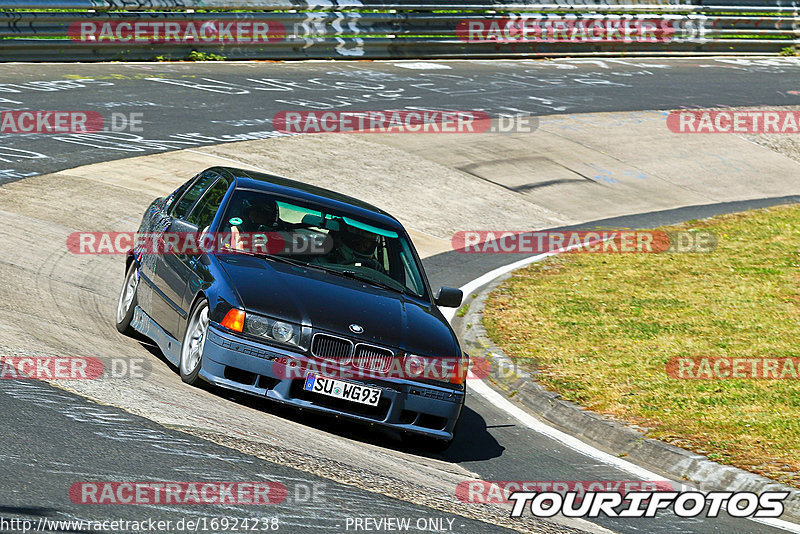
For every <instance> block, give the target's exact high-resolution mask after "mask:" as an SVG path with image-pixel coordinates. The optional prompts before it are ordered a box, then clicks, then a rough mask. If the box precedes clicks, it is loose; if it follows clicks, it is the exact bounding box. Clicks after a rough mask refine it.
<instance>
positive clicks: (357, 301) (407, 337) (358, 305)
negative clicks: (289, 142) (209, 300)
mask: <svg viewBox="0 0 800 534" xmlns="http://www.w3.org/2000/svg"><path fill="white" fill-rule="evenodd" d="M218 258H219V260H220V264H221V265H222V268H223V269H224V270H225V272H226V273H227V274H228V276H229V277H230V279H231V281H232V283H233V285H234V287H235V289H236V291H237V293H238V294H239V297H240V299H241V300H242V304H243V305H244V307H245V310H246V311H251V312H254V313H259V314H262V315H267V316H270V317H274V318H282V319H285V320H287V321H292V322H295V323H300V324H305V325H311V326H313V327H314V329H315V330H324V331H327V332H331V333H336V334H339V335H341V336H344V337H348V338H350V339H353V340H354V341H364V342H369V343H375V344H377V345H383V346H387V347H392V348H399V349H401V350H405V351H408V352H412V353H415V354H422V355H427V356H445V357H459V356H460V349H459V348H458V344H457V342H456V340H455V336H454V334H453V332H452V330H451V329H450V326H449V325H448V324H447V322H446V321H445V319H444V318H443V317H442V315H441V314H440V313H439V311H438V310H437V309H436V308H435V307H432V306H430V305H428V306H426V305H424V304H421V303H419V302H417V301H415V300H413V299H411V298H409V297H408V296H406V295H403V294H401V293H396V292H394V291H389V290H386V289H383V288H379V287H374V286H371V285H369V284H367V283H365V282H361V281H359V280H352V279H348V278H343V277H341V276H336V275H334V274H330V273H327V272H324V271H321V270H319V269H314V268H304V267H298V266H294V265H289V264H284V263H279V262H273V261H269V260H265V259H263V258H257V257H253V256H246V255H226V256H218ZM351 324H357V325H360V326H361V327H362V328H363V329H364V331H363V332H362V333H361V334H354V333H353V332H351V331H350V328H349V327H350V325H351Z"/></svg>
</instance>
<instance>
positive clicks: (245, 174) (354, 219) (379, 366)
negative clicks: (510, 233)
mask: <svg viewBox="0 0 800 534" xmlns="http://www.w3.org/2000/svg"><path fill="white" fill-rule="evenodd" d="M461 299H462V294H461V291H460V290H458V289H453V288H447V287H443V288H441V289H439V290H438V291H437V293H436V294H435V296H434V295H433V294H432V292H431V288H430V286H429V283H428V280H427V278H426V276H425V272H424V270H423V268H422V265H421V262H420V259H419V256H418V254H417V252H416V250H415V249H414V247H413V245H412V243H411V240H410V239H409V237H408V234H407V232H406V231H405V229H404V228H403V227H402V225H401V224H400V223H399V222H398V221H397V219H395V218H394V217H392V216H391V215H389V214H388V213H386V212H384V211H382V210H380V209H378V208H376V207H374V206H371V205H369V204H367V203H364V202H361V201H359V200H357V199H355V198H351V197H348V196H345V195H342V194H339V193H335V192H333V191H329V190H326V189H322V188H319V187H315V186H311V185H307V184H303V183H300V182H296V181H293V180H289V179H286V178H281V177H278V176H272V175H268V174H263V173H255V172H251V171H245V170H241V169H234V168H227V167H225V168H223V167H214V168H211V169H208V170H206V171H203V172H202V173H200V174H198V175H197V176H195V177H194V178H193V179H191V180H189V181H188V182H186V183H185V184H183V185H182V186H181V187H179V188H178V189H177V190H176V191H175V192H173V193H172V194H171V195H169V196H167V197H163V198H159V199H156V200H155V201H154V202H153V203H152V204H151V205H150V207H149V208H148V210H147V212H146V213H145V215H144V218H143V220H142V224H141V226H140V228H139V232H138V234H137V236H136V240H135V245H134V248H133V250H132V252H131V253H130V254H129V255H128V256H127V261H126V274H125V282H124V284H123V288H122V291H121V293H120V297H119V301H118V306H117V316H116V322H117V328H118V329H119V330H120V332H123V333H127V334H133V333H135V332H138V333H139V334H142V335H144V336H147V337H148V338H150V339H152V340H153V341H154V342H155V343H156V344H158V346H159V347H160V349H161V350H162V351H163V353H164V354H165V356H166V357H167V359H168V360H169V361H170V362H172V363H173V364H174V365H175V366H177V367H178V369H179V371H180V375H181V378H182V379H183V380H184V381H185V382H187V383H189V384H192V383H195V382H196V381H198V380H205V381H208V382H210V383H212V384H215V385H217V386H220V387H223V388H229V389H233V390H237V391H240V392H244V393H248V394H251V395H255V396H259V397H265V398H268V399H272V400H275V401H278V402H282V403H286V404H289V405H293V406H297V407H302V408H306V409H312V410H317V411H320V412H326V413H329V414H336V415H338V416H341V417H347V418H351V419H353V420H358V421H363V422H369V423H373V424H379V425H383V426H387V427H391V428H393V429H396V430H398V431H402V432H404V433H405V434H407V435H409V436H412V437H416V438H421V439H422V440H423V441H425V442H427V444H428V445H429V446H431V447H432V448H443V447H446V446H447V445H448V444H449V442H450V441H451V440H452V439H453V435H454V432H455V428H456V425H457V422H458V420H459V417H460V414H461V409H462V407H463V405H464V398H465V393H466V391H465V390H466V385H465V378H466V371H467V365H468V362H467V359H466V355H465V354H464V353H463V352H462V350H461V348H460V346H459V343H458V340H457V338H456V336H455V334H454V332H453V330H452V329H451V328H450V325H449V324H448V322H447V321H446V320H445V318H444V317H443V316H442V314H441V313H440V311H439V309H438V306H445V307H458V306H459V305H460V304H461Z"/></svg>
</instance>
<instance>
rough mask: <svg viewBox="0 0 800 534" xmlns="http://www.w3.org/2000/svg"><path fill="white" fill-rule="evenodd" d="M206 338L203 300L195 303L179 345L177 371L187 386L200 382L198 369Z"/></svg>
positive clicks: (200, 367) (206, 310)
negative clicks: (179, 357)
mask: <svg viewBox="0 0 800 534" xmlns="http://www.w3.org/2000/svg"><path fill="white" fill-rule="evenodd" d="M207 336H208V301H207V300H206V299H204V298H201V299H200V300H198V301H197V303H195V305H194V307H193V308H192V312H191V313H190V314H189V321H188V323H187V324H186V333H185V334H184V335H183V344H182V345H181V360H180V362H179V364H178V370H179V372H180V374H181V380H183V381H184V382H186V383H187V384H189V385H193V384H196V383H197V382H198V381H199V380H200V369H202V367H203V350H204V348H205V344H206V337H207Z"/></svg>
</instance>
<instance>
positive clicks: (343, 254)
mask: <svg viewBox="0 0 800 534" xmlns="http://www.w3.org/2000/svg"><path fill="white" fill-rule="evenodd" d="M334 239H335V243H336V246H335V247H334V250H333V252H332V254H333V258H331V261H332V262H333V263H338V264H339V265H353V266H355V267H367V268H369V269H373V270H375V271H378V272H381V273H383V272H386V270H385V269H384V268H383V265H382V264H381V262H380V261H378V259H377V258H376V257H375V251H376V250H377V248H378V240H379V237H378V236H377V235H376V234H373V233H371V232H366V231H364V230H360V229H358V228H354V227H352V226H350V225H346V224H344V223H342V228H341V230H340V231H339V232H337V233H336V237H335V238H334Z"/></svg>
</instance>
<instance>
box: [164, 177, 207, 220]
mask: <svg viewBox="0 0 800 534" xmlns="http://www.w3.org/2000/svg"><path fill="white" fill-rule="evenodd" d="M216 179H217V175H216V174H214V173H210V172H206V173H203V174H202V175H200V178H198V179H197V180H196V181H195V182H194V183H193V184H192V185H191V187H189V189H188V190H187V191H186V192H185V193H184V194H183V196H182V197H181V199H180V200H179V201H178V202H176V203H175V207H174V208H173V210H172V216H173V217H176V218H178V219H185V218H186V215H187V214H188V213H189V210H191V209H192V206H194V203H195V202H197V199H198V198H200V197H201V196H202V194H203V193H205V191H206V189H208V188H209V186H210V185H211V184H212V183H214V180H216Z"/></svg>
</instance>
